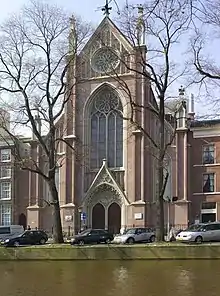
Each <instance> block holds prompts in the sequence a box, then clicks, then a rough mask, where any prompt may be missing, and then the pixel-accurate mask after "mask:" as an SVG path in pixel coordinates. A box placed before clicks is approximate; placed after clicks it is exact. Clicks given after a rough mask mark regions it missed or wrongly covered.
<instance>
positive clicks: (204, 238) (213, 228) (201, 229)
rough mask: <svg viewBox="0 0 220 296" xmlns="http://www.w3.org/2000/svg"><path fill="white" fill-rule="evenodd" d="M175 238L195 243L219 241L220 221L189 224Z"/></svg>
mask: <svg viewBox="0 0 220 296" xmlns="http://www.w3.org/2000/svg"><path fill="white" fill-rule="evenodd" d="M176 240H177V241H181V242H196V243H202V242H211V241H220V222H213V223H201V224H194V225H191V226H190V227H189V228H188V229H186V230H184V231H182V232H180V233H179V234H178V235H177V237H176Z"/></svg>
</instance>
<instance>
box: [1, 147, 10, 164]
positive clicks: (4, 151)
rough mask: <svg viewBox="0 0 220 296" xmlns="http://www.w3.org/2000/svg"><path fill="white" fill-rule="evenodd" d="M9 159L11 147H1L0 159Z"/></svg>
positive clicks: (3, 160) (5, 160) (4, 160)
mask: <svg viewBox="0 0 220 296" xmlns="http://www.w3.org/2000/svg"><path fill="white" fill-rule="evenodd" d="M10 160H11V149H2V150H1V161H2V162H7V161H10Z"/></svg>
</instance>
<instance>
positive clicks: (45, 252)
mask: <svg viewBox="0 0 220 296" xmlns="http://www.w3.org/2000/svg"><path fill="white" fill-rule="evenodd" d="M195 259H203V260H204V259H209V260H210V259H220V244H201V245H187V244H173V243H170V244H168V243H166V244H147V245H146V244H142V245H132V246H127V245H113V244H110V245H95V246H70V245H65V244H64V245H53V244H47V245H45V246H32V247H15V248H5V247H0V261H7V260H195Z"/></svg>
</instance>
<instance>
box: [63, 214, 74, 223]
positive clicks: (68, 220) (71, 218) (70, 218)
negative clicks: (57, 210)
mask: <svg viewBox="0 0 220 296" xmlns="http://www.w3.org/2000/svg"><path fill="white" fill-rule="evenodd" d="M72 220H73V216H71V215H69V216H65V221H66V222H71V221H72Z"/></svg>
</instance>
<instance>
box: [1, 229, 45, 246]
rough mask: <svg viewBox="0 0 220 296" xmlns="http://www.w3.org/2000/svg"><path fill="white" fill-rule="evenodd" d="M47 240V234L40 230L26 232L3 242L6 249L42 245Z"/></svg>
mask: <svg viewBox="0 0 220 296" xmlns="http://www.w3.org/2000/svg"><path fill="white" fill-rule="evenodd" d="M47 240H48V236H47V234H46V233H45V232H44V231H42V230H26V231H24V232H23V233H22V234H20V235H17V236H13V237H11V238H8V239H6V240H4V241H3V244H4V245H5V246H6V247H12V246H19V245H36V244H40V245H44V244H45V243H46V242H47Z"/></svg>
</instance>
